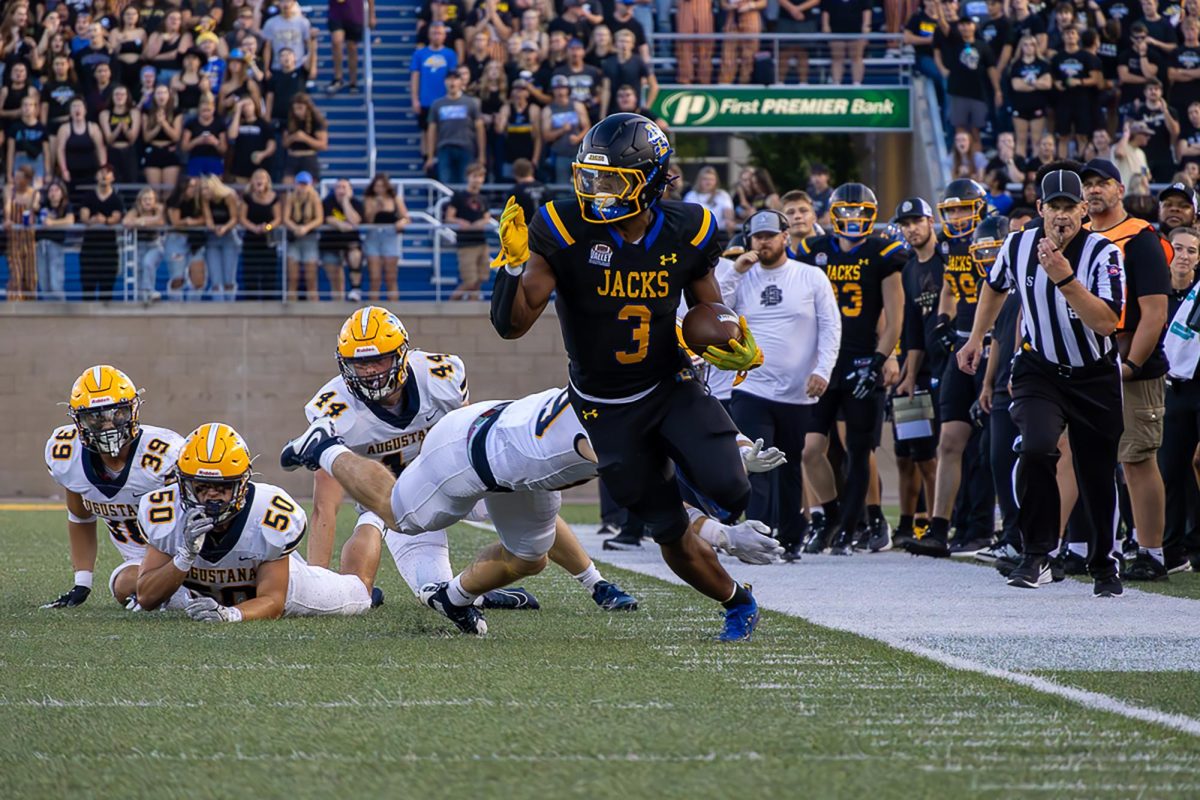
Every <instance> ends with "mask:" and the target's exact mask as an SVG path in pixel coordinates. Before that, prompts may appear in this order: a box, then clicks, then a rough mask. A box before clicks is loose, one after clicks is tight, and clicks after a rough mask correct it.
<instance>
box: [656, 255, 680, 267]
mask: <svg viewBox="0 0 1200 800" xmlns="http://www.w3.org/2000/svg"><path fill="white" fill-rule="evenodd" d="M678 263H679V256H678V255H676V254H675V253H667V254H666V255H663V256H659V257H658V265H659V266H660V267H665V266H667V265H668V264H678Z"/></svg>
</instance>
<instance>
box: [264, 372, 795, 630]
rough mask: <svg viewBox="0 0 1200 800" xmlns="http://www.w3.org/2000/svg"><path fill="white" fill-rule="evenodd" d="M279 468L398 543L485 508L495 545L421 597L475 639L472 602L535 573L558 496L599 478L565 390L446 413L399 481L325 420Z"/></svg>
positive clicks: (480, 623)
mask: <svg viewBox="0 0 1200 800" xmlns="http://www.w3.org/2000/svg"><path fill="white" fill-rule="evenodd" d="M750 449H751V450H753V452H754V454H755V457H756V461H755V464H754V466H755V467H760V466H761V467H762V468H766V469H770V468H773V467H774V466H778V463H780V462H779V461H778V458H777V456H778V454H777V453H775V454H772V453H770V452H766V451H764V452H763V453H762V454H761V457H762V458H761V462H760V461H758V460H757V457H758V456H759V453H758V450H757V448H753V447H751V448H750ZM280 463H281V465H282V466H283V468H284V469H287V470H293V469H296V468H298V467H300V466H304V467H307V468H309V469H317V468H318V467H319V468H321V469H324V470H325V471H326V472H328V473H329V474H331V475H332V476H333V477H334V478H336V479H337V480H338V482H339V483H341V484H342V486H343V487H345V489H346V490H347V491H348V492H349V493H350V494H351V495H352V496H353V497H354V499H355V500H357V501H358V502H359V503H361V504H362V505H363V506H365V507H367V508H369V509H371V510H373V511H374V512H375V513H377V514H378V515H379V516H380V517H382V518H383V519H385V520H387V521H388V525H389V526H390V527H392V528H393V529H394V530H396V531H398V532H400V533H402V534H409V535H413V534H419V533H420V532H422V531H427V530H436V529H440V528H444V527H447V526H449V525H452V524H454V523H455V522H458V521H459V520H462V519H465V518H466V517H468V516H469V515H471V514H472V511H473V509H474V508H475V506H476V504H477V503H478V502H479V501H480V500H482V501H483V502H484V505H485V506H486V508H487V511H488V514H489V516H490V517H491V520H492V523H493V524H494V525H495V527H496V532H497V534H499V538H500V543H499V544H498V545H493V546H491V547H488V548H485V549H484V550H483V551H482V552H480V554H479V555H478V556H477V557H476V559H475V561H474V563H472V564H471V566H469V567H468V568H467V569H466V570H465V571H464V572H462V573H461V574H460V575H458V576H457V577H455V578H453V580H450V581H442V582H437V583H429V584H426V585H425V586H423V587H422V588H421V598H422V600H424V601H425V602H426V604H428V605H429V606H430V607H432V608H434V609H435V610H437V611H439V612H441V613H442V614H444V615H445V616H446V617H448V618H449V619H451V620H452V621H453V622H454V623H455V624H456V625H457V626H458V627H459V629H460V630H463V631H464V632H467V633H476V634H482V633H485V632H486V631H487V624H486V623H485V622H484V620H483V616H482V614H480V613H479V611H478V610H477V609H476V608H475V607H474V600H475V598H476V597H478V596H479V595H480V594H482V593H483V592H485V591H488V590H490V589H493V588H496V587H499V586H504V585H506V584H508V583H511V582H512V581H514V580H517V579H519V578H521V577H525V576H529V575H536V574H537V573H539V572H541V570H542V569H543V568H544V567H545V565H546V561H547V559H546V554H547V553H548V552H549V551H550V548H551V547H552V546H553V544H554V541H555V535H556V520H557V518H558V509H559V506H560V504H561V495H560V491H561V490H562V489H566V488H569V487H571V486H576V485H578V484H581V483H585V482H586V481H589V480H591V479H592V478H594V477H596V474H597V472H596V456H595V453H594V452H593V451H592V446H591V442H589V441H588V438H587V434H586V433H585V432H584V430H583V426H582V425H580V423H579V419H578V417H576V415H575V413H574V411H573V409H572V408H571V404H570V401H569V399H568V397H567V393H566V390H564V389H548V390H546V391H544V392H539V393H537V394H534V395H530V396H528V397H525V398H522V399H520V400H516V401H512V402H504V401H488V402H484V403H475V404H473V405H470V406H466V407H464V408H461V409H458V410H456V411H452V412H451V413H449V414H447V415H446V416H445V417H443V418H442V420H441V421H440V422H439V423H438V424H437V425H435V426H434V428H433V430H431V431H430V432H429V435H428V436H427V437H426V438H425V442H424V444H423V446H422V449H421V454H420V455H419V456H418V457H417V459H416V461H414V462H413V464H412V465H411V467H410V468H409V469H406V470H405V471H404V472H403V473H401V475H400V477H399V478H395V477H393V476H392V475H391V473H389V472H388V471H387V470H386V468H381V467H380V466H379V465H378V464H377V463H376V462H373V461H370V460H368V459H364V458H361V457H359V456H356V455H355V454H354V453H352V452H351V451H350V450H349V448H347V447H346V446H345V444H344V443H343V442H342V439H341V437H340V436H339V435H338V434H337V431H336V423H335V421H334V420H330V419H321V420H317V421H316V422H314V423H312V424H311V425H310V426H309V428H308V430H307V431H305V432H304V434H303V435H301V436H299V437H297V438H296V439H294V440H292V441H291V442H289V443H288V445H287V446H286V447H285V448H284V450H283V453H282V454H281V456H280ZM768 463H769V466H763V465H766V464H768ZM694 513H695V516H693V517H692V519H693V525H694V526H695V527H696V528H700V527H703V525H704V522H705V521H707V520H706V518H705V517H703V515H701V514H700V513H699V512H694ZM716 527H718V528H720V533H719V536H721V537H723V540H721V541H719V542H717V543H718V544H724V545H726V546H727V548H728V549H729V551H730V552H735V553H736V554H738V555H739V557H749V558H754V557H755V555H761V554H764V553H766V554H769V555H768V556H767V560H768V561H769V560H772V559H773V558H774V556H775V555H776V554H777V553H779V552H782V551H781V548H779V546H778V543H777V542H775V540H774V539H771V538H770V537H767V536H763V535H761V533H759V532H757V531H756V530H754V529H753V528H749V527H747V526H746V524H745V523H743V525H742V526H735V528H736V529H735V528H726V527H724V526H716ZM711 529H712V526H710V531H711ZM703 538H706V540H709V539H708V537H703ZM709 541H710V543H714V542H712V541H711V540H709ZM738 551H740V552H738ZM752 551H753V554H752Z"/></svg>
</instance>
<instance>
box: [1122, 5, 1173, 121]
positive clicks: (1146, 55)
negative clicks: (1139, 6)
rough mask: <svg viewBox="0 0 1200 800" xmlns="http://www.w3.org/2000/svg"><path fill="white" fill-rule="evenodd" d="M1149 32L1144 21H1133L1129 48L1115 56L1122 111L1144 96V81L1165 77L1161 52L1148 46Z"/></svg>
mask: <svg viewBox="0 0 1200 800" xmlns="http://www.w3.org/2000/svg"><path fill="white" fill-rule="evenodd" d="M1149 39H1150V34H1149V33H1148V32H1147V30H1146V24H1145V23H1144V22H1135V23H1134V24H1133V30H1132V33H1131V35H1130V38H1129V49H1128V50H1126V51H1125V52H1123V53H1121V55H1120V56H1119V57H1118V58H1117V79H1118V80H1119V82H1120V86H1121V97H1120V104H1121V109H1122V111H1123V112H1124V113H1125V114H1129V113H1131V112H1132V111H1133V107H1134V105H1135V104H1137V103H1138V102H1139V101H1140V100H1141V99H1142V98H1143V97H1144V96H1145V91H1146V84H1147V83H1149V82H1150V81H1151V80H1159V81H1161V80H1162V79H1163V78H1164V77H1166V69H1165V67H1166V65H1165V63H1164V61H1163V56H1162V54H1161V53H1160V52H1159V51H1158V50H1157V49H1154V48H1152V47H1150V41H1149Z"/></svg>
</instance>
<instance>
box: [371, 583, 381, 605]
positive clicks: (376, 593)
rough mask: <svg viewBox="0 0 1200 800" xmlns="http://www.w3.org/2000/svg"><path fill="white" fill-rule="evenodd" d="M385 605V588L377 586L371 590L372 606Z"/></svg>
mask: <svg viewBox="0 0 1200 800" xmlns="http://www.w3.org/2000/svg"><path fill="white" fill-rule="evenodd" d="M381 605H383V589H380V588H379V587H378V586H376V587H375V588H374V589H372V590H371V608H379V607H380V606H381Z"/></svg>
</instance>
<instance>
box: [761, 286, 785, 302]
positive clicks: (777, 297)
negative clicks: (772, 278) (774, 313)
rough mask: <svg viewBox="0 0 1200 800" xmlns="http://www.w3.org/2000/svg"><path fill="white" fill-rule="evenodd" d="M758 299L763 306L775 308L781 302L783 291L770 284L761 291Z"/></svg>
mask: <svg viewBox="0 0 1200 800" xmlns="http://www.w3.org/2000/svg"><path fill="white" fill-rule="evenodd" d="M758 299H759V302H761V303H762V304H763V305H764V306H777V305H779V304H780V303H782V302H783V290H781V289H780V288H779V287H778V286H776V285H775V284H771V285H770V286H768V287H767V288H765V289H763V290H762V294H761V295H759V298H758Z"/></svg>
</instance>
